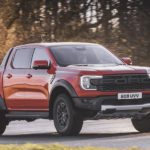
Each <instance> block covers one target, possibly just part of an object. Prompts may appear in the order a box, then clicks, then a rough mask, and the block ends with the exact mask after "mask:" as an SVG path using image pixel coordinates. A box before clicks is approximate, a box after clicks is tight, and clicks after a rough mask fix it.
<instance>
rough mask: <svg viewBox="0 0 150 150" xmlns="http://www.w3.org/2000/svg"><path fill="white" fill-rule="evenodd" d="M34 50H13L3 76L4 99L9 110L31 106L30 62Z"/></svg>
mask: <svg viewBox="0 0 150 150" xmlns="http://www.w3.org/2000/svg"><path fill="white" fill-rule="evenodd" d="M33 53H34V48H18V49H14V50H13V53H12V55H11V57H10V59H9V61H8V63H7V66H6V70H5V72H4V76H3V87H4V97H5V101H6V104H7V107H8V109H9V110H25V109H29V108H30V106H31V101H30V100H31V99H32V97H31V84H30V82H31V80H30V78H29V77H28V75H29V73H30V72H31V61H32V56H33Z"/></svg>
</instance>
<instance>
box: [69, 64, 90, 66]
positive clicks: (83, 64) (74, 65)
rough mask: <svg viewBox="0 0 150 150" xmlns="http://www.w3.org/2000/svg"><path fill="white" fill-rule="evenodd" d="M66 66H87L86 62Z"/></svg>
mask: <svg viewBox="0 0 150 150" xmlns="http://www.w3.org/2000/svg"><path fill="white" fill-rule="evenodd" d="M68 66H88V64H72V65H68Z"/></svg>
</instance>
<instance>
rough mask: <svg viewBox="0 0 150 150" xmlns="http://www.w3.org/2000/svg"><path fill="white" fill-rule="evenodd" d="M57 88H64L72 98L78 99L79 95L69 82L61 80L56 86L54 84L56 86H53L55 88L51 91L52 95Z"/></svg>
mask: <svg viewBox="0 0 150 150" xmlns="http://www.w3.org/2000/svg"><path fill="white" fill-rule="evenodd" d="M57 87H63V88H65V89H66V90H67V91H68V92H69V94H70V96H71V97H78V95H77V93H76V92H75V90H74V88H73V87H72V85H71V84H70V83H69V82H68V81H66V80H63V79H61V80H58V81H56V82H55V84H54V86H53V88H52V90H51V94H52V93H53V91H54V90H55V89H56V88H57ZM51 94H50V95H51Z"/></svg>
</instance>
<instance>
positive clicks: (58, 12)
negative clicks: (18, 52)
mask: <svg viewBox="0 0 150 150" xmlns="http://www.w3.org/2000/svg"><path fill="white" fill-rule="evenodd" d="M149 27H150V0H80V1H79V0H36V1H35V0H34V1H33V0H0V33H1V36H0V46H1V51H0V58H2V56H3V55H4V53H5V51H6V50H7V49H8V48H9V47H12V46H15V45H17V44H21V43H29V42H41V41H49V42H51V41H87V42H96V43H100V44H103V45H105V46H106V47H108V48H110V49H111V50H112V51H114V52H115V53H117V54H118V55H119V56H131V57H133V60H134V62H135V63H137V64H142V65H149V62H150V59H149V57H150V53H149V48H150V40H149V39H150V28H149Z"/></svg>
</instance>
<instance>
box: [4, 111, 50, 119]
mask: <svg viewBox="0 0 150 150" xmlns="http://www.w3.org/2000/svg"><path fill="white" fill-rule="evenodd" d="M5 116H6V118H8V119H10V120H28V119H29V120H30V119H31V120H32V119H38V118H39V119H40V118H42V119H48V118H49V112H37V111H12V112H9V113H7V114H6V115H5Z"/></svg>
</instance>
